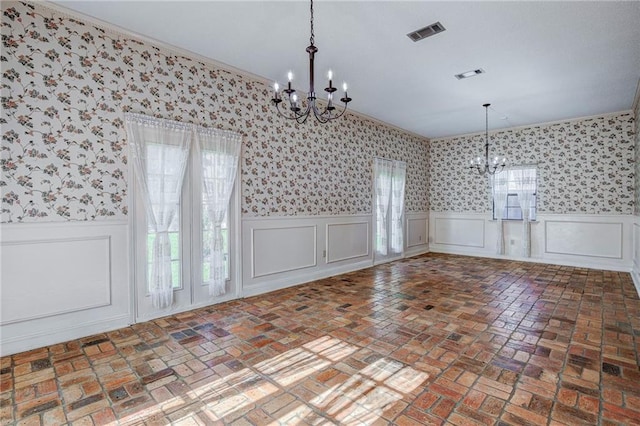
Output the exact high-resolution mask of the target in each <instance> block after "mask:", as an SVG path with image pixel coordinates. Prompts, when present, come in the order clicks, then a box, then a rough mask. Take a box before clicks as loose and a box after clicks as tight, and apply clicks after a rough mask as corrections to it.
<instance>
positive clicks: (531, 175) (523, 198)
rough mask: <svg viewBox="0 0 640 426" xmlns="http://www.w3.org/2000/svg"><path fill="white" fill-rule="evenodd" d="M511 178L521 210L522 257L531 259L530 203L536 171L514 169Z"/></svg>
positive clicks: (534, 185)
mask: <svg viewBox="0 0 640 426" xmlns="http://www.w3.org/2000/svg"><path fill="white" fill-rule="evenodd" d="M511 177H512V179H513V182H514V184H515V190H516V194H518V203H519V204H520V210H522V256H523V257H531V224H530V217H531V207H532V206H531V202H532V200H533V194H534V193H535V192H536V169H535V168H526V169H514V170H511Z"/></svg>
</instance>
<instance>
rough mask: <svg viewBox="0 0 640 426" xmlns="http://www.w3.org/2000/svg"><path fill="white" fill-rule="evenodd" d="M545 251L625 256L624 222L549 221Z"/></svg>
mask: <svg viewBox="0 0 640 426" xmlns="http://www.w3.org/2000/svg"><path fill="white" fill-rule="evenodd" d="M545 225H546V227H545V240H546V245H545V252H546V253H557V254H570V255H578V256H592V257H610V258H615V259H621V258H622V223H621V222H619V223H603V222H582V221H550V220H549V221H546V222H545Z"/></svg>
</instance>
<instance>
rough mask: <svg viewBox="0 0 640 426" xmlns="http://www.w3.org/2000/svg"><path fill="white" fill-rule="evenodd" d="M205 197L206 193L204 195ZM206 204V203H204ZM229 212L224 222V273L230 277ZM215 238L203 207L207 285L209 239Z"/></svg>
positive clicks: (203, 244) (204, 280) (205, 276)
mask: <svg viewBox="0 0 640 426" xmlns="http://www.w3.org/2000/svg"><path fill="white" fill-rule="evenodd" d="M203 197H204V195H203ZM203 204H204V203H203ZM228 222H229V221H228V214H227V215H225V217H224V221H223V222H222V247H223V252H224V275H225V278H226V279H227V280H228V279H230V276H229V273H230V271H229V270H230V267H229V226H228ZM211 238H213V223H212V222H211V220H209V215H208V214H207V212H206V211H205V208H204V206H203V208H202V285H205V284H206V283H208V282H209V280H210V279H211V263H210V262H211V245H210V243H209V241H211Z"/></svg>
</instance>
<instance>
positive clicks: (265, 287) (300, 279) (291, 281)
mask: <svg viewBox="0 0 640 426" xmlns="http://www.w3.org/2000/svg"><path fill="white" fill-rule="evenodd" d="M372 266H373V262H372V261H371V259H367V260H363V261H360V262H356V263H350V264H348V265H344V266H337V267H333V268H327V269H322V270H320V271H317V272H313V273H308V274H298V275H295V276H291V277H285V278H278V279H272V280H268V281H264V282H262V283H260V284H257V285H252V286H249V287H245V288H243V289H242V291H241V297H243V298H245V297H252V296H258V295H260V294H265V293H270V292H272V291H276V290H282V289H283V288H288V287H294V286H297V285H300V284H305V283H308V282H311V281H315V280H320V279H323V278H328V277H332V276H334V275H340V274H346V273H347V272H353V271H359V270H360V269H366V268H370V267H372Z"/></svg>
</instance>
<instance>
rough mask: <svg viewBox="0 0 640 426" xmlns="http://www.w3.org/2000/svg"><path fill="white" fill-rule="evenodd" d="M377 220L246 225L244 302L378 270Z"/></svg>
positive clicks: (264, 220)
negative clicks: (373, 246)
mask: <svg viewBox="0 0 640 426" xmlns="http://www.w3.org/2000/svg"><path fill="white" fill-rule="evenodd" d="M371 229H372V228H371V216H370V215H354V216H300V217H299V216H293V217H292V216H288V217H260V218H243V219H242V296H245V297H246V296H253V295H257V294H261V293H266V292H269V291H274V290H278V289H280V288H285V287H290V286H293V285H297V284H302V283H305V282H308V281H313V280H315V279H320V278H325V277H329V276H332V275H337V274H341V273H344V272H349V271H354V270H357V269H362V268H367V267H369V266H371V265H373V256H372V254H371V253H372V249H371V244H372V243H371V237H370V235H371Z"/></svg>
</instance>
